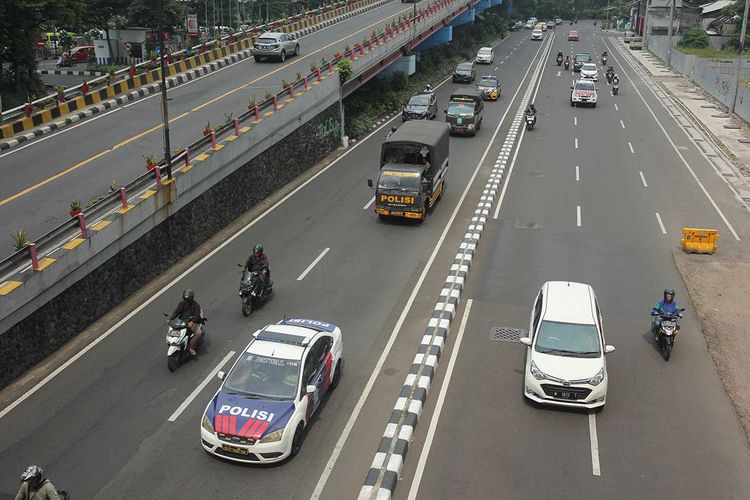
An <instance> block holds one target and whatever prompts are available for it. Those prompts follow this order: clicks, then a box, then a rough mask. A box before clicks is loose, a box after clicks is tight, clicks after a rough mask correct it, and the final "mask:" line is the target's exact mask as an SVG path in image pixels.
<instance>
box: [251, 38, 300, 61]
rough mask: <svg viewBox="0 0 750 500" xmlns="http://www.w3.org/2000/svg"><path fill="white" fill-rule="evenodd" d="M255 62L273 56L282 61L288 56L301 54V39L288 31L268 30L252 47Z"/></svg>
mask: <svg viewBox="0 0 750 500" xmlns="http://www.w3.org/2000/svg"><path fill="white" fill-rule="evenodd" d="M252 53H253V57H254V58H255V62H260V61H261V59H263V58H264V57H273V58H276V59H278V60H279V61H281V62H284V61H286V58H287V57H288V56H296V55H299V41H298V40H297V39H296V38H294V35H290V34H288V33H274V32H270V31H269V32H266V33H263V34H262V35H260V37H259V38H258V39H257V40H256V41H255V44H254V45H253V49H252Z"/></svg>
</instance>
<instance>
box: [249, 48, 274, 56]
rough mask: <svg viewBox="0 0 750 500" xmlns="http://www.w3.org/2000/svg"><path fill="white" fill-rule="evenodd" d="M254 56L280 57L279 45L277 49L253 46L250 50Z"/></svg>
mask: <svg viewBox="0 0 750 500" xmlns="http://www.w3.org/2000/svg"><path fill="white" fill-rule="evenodd" d="M251 52H252V54H253V55H254V56H259V57H280V56H281V47H279V48H278V49H256V48H253V50H252V51H251Z"/></svg>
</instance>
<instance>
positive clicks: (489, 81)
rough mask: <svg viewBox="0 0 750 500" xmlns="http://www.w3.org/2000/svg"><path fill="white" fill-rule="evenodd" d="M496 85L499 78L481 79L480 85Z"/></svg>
mask: <svg viewBox="0 0 750 500" xmlns="http://www.w3.org/2000/svg"><path fill="white" fill-rule="evenodd" d="M495 85H497V80H495V79H494V78H482V79H481V80H479V86H480V87H494V86H495Z"/></svg>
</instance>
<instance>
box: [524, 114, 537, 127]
mask: <svg viewBox="0 0 750 500" xmlns="http://www.w3.org/2000/svg"><path fill="white" fill-rule="evenodd" d="M534 125H536V115H535V114H533V113H526V130H532V129H533V128H534Z"/></svg>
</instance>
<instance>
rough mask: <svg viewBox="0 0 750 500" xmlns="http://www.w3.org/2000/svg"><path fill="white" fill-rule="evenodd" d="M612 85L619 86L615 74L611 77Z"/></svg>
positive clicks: (617, 77) (618, 78)
mask: <svg viewBox="0 0 750 500" xmlns="http://www.w3.org/2000/svg"><path fill="white" fill-rule="evenodd" d="M612 85H620V77H619V76H617V73H615V74H613V75H612Z"/></svg>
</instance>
